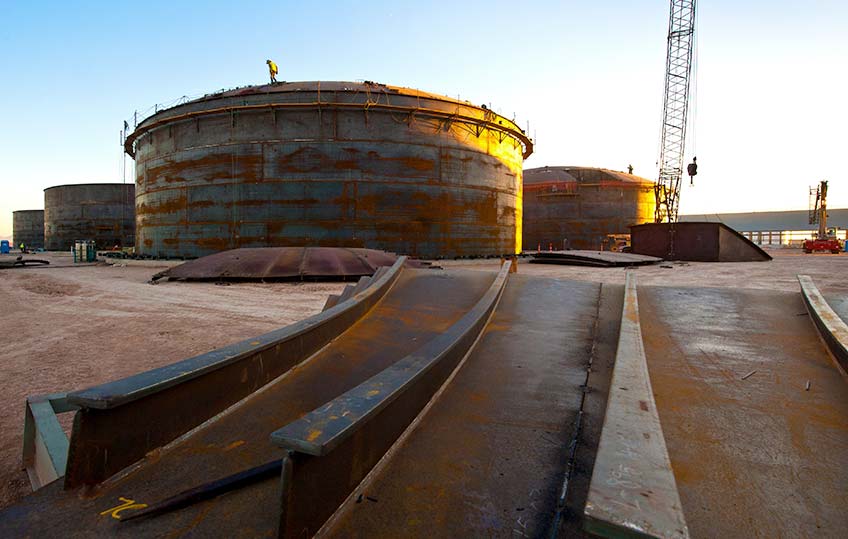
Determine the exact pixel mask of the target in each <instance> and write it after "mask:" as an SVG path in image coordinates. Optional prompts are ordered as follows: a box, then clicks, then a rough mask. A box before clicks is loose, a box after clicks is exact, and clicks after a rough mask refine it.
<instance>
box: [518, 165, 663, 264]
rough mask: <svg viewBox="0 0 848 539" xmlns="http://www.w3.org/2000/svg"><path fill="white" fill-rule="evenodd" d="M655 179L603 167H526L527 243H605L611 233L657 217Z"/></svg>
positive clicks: (564, 246)
mask: <svg viewBox="0 0 848 539" xmlns="http://www.w3.org/2000/svg"><path fill="white" fill-rule="evenodd" d="M655 207H656V201H655V198H654V182H652V181H650V180H648V179H645V178H640V177H639V176H633V175H632V174H626V173H624V172H616V171H613V170H607V169H602V168H588V167H541V168H531V169H527V170H525V171H524V248H525V249H527V250H535V249H538V248H541V249H542V250H548V249H549V248H553V249H555V250H559V249H593V250H598V249H603V248H605V247H606V246H607V239H608V238H607V236H608V235H610V234H629V233H630V229H629V227H630V225H638V224H642V223H651V222H653V220H654V208H655Z"/></svg>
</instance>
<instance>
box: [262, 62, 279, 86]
mask: <svg viewBox="0 0 848 539" xmlns="http://www.w3.org/2000/svg"><path fill="white" fill-rule="evenodd" d="M265 63H266V64H268V71H270V72H271V84H276V83H277V73H279V71H277V64H275V63H274V62H273V60H265Z"/></svg>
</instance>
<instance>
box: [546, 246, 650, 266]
mask: <svg viewBox="0 0 848 539" xmlns="http://www.w3.org/2000/svg"><path fill="white" fill-rule="evenodd" d="M530 262H531V263H533V264H563V265H568V266H595V267H602V268H613V267H624V266H645V265H648V264H658V263H660V262H662V258H657V257H655V256H646V255H635V254H632V253H618V252H612V251H583V250H569V251H539V252H537V253H533V259H532V260H530Z"/></svg>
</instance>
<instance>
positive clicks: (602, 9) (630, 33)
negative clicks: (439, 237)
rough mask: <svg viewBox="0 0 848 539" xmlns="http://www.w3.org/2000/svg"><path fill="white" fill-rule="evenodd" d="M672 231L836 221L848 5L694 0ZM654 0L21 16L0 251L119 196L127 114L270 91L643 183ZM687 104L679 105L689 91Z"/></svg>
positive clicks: (662, 32)
mask: <svg viewBox="0 0 848 539" xmlns="http://www.w3.org/2000/svg"><path fill="white" fill-rule="evenodd" d="M697 19H698V22H697V49H696V60H697V61H696V70H695V72H694V73H693V75H694V76H695V77H696V79H695V80H696V83H695V85H694V86H693V94H695V95H693V97H695V99H694V101H693V103H692V105H691V108H690V127H691V131H690V135H689V138H688V141H687V146H688V148H687V154H686V155H687V157H686V159H687V162H688V161H689V160H691V156H692V155H697V157H698V163H699V169H698V171H699V174H698V176H697V177H696V182H695V185H694V186H693V187H690V186H688V185H686V186H685V187H684V189H683V192H682V195H681V204H680V212H681V213H682V214H686V213H689V214H712V213H726V212H736V211H767V210H788V209H806V207H807V191H808V187H809V186H812V185H815V184H817V183H818V181H819V180H822V179H828V180H830V185H829V192H828V196H829V198H828V203H829V206H830V207H831V208H839V207H848V177H846V175H845V174H844V169H843V168H842V167H841V166H840V165H842V161H843V159H842V157H843V154H842V151H844V150H843V148H844V146H845V142H846V140H848V139H847V138H846V136H845V134H844V129H845V126H848V105H846V98H845V92H846V87H848V69H846V65H848V39H846V35H845V34H846V29H848V2H845V1H844V0H820V1H816V0H812V1H809V2H804V3H800V2H797V1H784V0H770V1H765V0H749V1H747V2H738V1H733V0H713V1H701V2H699V3H698V16H697ZM667 31H668V1H667V0H638V1H635V0H631V1H626V0H618V1H616V0H610V1H607V2H589V1H586V0H583V1H565V0H559V1H532V0H527V1H525V2H515V1H512V2H501V1H489V2H482V1H462V0H459V1H457V0H454V1H452V2H446V1H439V0H435V1H431V2H427V3H420V2H419V3H411V2H410V3H407V2H396V1H394V2H389V1H383V0H372V1H369V2H358V1H356V2H355V1H332V0H325V1H324V2H320V3H313V2H302V1H282V2H248V1H244V2H238V3H236V2H219V1H214V0H213V1H210V0H205V1H202V2H200V1H193V0H185V1H181V2H174V1H170V2H161V1H157V0H150V1H145V2H118V1H115V0H112V1H109V2H105V1H101V2H94V1H91V2H73V1H61V2H39V1H35V0H34V1H32V2H22V1H18V2H15V1H7V2H4V3H3V9H2V16H0V81H2V84H0V103H2V104H3V111H2V123H0V238H8V237H10V236H11V229H12V211H14V210H19V209H39V208H43V207H44V196H43V190H44V189H45V188H46V187H50V186H53V185H61V184H67V183H89V182H92V183H96V182H121V181H122V174H124V168H123V167H124V164H125V166H126V172H125V178H126V180H127V181H132V178H133V173H132V167H133V162H132V159H130V158H129V157H126V158H124V157H123V154H122V150H121V147H120V140H119V139H120V136H119V133H120V130H121V127H122V124H123V121H124V120H125V119H128V118H131V117H132V115H133V112H134V111H136V110H137V111H144V110H148V109H149V108H150V107H152V106H153V105H154V104H156V103H168V102H173V101H174V100H175V99H178V98H180V97H182V96H190V97H194V96H199V95H202V94H205V93H208V92H212V91H216V90H220V89H223V88H232V87H236V86H244V85H248V84H262V83H265V82H266V79H267V67H266V65H265V59H266V58H273V59H274V60H275V61H276V62H277V64H278V65H279V66H280V75H279V76H278V79H279V80H288V81H297V80H353V81H356V80H374V81H378V82H382V83H386V84H391V85H396V86H406V87H411V88H419V89H422V90H426V91H429V92H436V93H442V94H445V95H449V96H451V97H457V96H458V97H460V98H461V99H463V100H465V99H467V100H469V101H471V102H473V103H478V104H483V103H486V104H489V103H491V106H492V107H493V108H494V109H495V110H496V111H497V112H500V113H502V114H504V115H506V116H508V117H510V118H511V117H513V115H515V118H516V120H517V121H518V122H519V124H520V125H522V126H526V125H527V124H528V122H529V126H530V134H531V135H532V136H533V137H534V138H535V142H536V147H535V153H534V154H533V155H532V156H530V158H529V159H528V160H527V161H526V163H525V167H527V168H530V167H539V166H545V165H583V166H599V167H605V168H611V169H615V170H625V169H626V168H627V165H628V164H632V165H633V167H634V169H635V173H636V174H638V175H641V176H645V177H647V178H651V179H655V178H656V176H657V166H656V161H657V159H658V150H659V138H660V122H661V119H662V101H663V75H664V69H665V54H666V35H667ZM695 90H696V91H695Z"/></svg>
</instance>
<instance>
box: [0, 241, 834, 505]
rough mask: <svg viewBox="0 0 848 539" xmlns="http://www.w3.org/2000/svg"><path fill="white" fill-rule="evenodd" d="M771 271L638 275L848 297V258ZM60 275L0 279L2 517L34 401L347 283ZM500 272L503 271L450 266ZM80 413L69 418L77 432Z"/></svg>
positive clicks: (550, 271) (786, 261)
mask: <svg viewBox="0 0 848 539" xmlns="http://www.w3.org/2000/svg"><path fill="white" fill-rule="evenodd" d="M771 253H772V255H773V256H774V257H775V259H774V260H773V261H772V262H752V263H724V264H712V263H689V264H672V265H671V267H670V268H664V267H660V266H645V267H639V268H636V269H634V270H633V271H635V272H636V273H637V275H638V278H639V283H640V284H643V285H659V286H681V285H682V286H687V285H697V286H716V287H734V288H736V287H739V288H757V289H770V290H788V291H796V290H798V282H797V280H796V277H795V276H796V275H797V274H799V273H804V274H808V275H811V276H812V277H813V278H814V279H815V281H816V283H817V284H818V285H819V287H820V288H822V289H823V290H828V291H832V292H838V291H846V290H848V282H846V278H845V276H846V275H848V271H846V270H848V254H840V255H838V256H835V255H830V254H826V255H825V254H822V255H805V254H803V253H801V252H800V251H797V250H774V251H771ZM34 258H46V259H49V260H50V261H51V265H50V266H46V267H36V268H24V269H11V270H2V271H0V333H2V335H3V336H4V341H5V342H4V344H3V345H2V347H0V407H2V409H3V410H5V413H3V414H0V507H4V506H6V505H8V504H10V503H12V502H14V501H15V500H17V499H19V498H20V497H21V496H23V495H25V494H26V493H27V492H29V481H28V479H27V477H26V474H25V473H24V472H22V471H21V470H20V459H21V444H22V430H23V417H24V403H25V399H26V397H27V396H29V395H38V394H44V393H54V392H60V391H72V390H76V389H82V388H84V387H88V386H92V385H96V384H100V383H103V382H107V381H110V380H115V379H118V378H122V377H125V376H128V375H131V374H135V373H138V372H141V371H145V370H148V369H152V368H155V367H159V366H162V365H166V364H169V363H173V362H175V361H178V360H180V359H184V358H186V357H190V356H193V355H197V354H201V353H204V352H207V351H209V350H213V349H215V348H218V347H221V346H224V345H226V344H230V343H234V342H238V341H240V340H243V339H248V338H251V337H254V336H256V335H259V334H262V333H265V332H267V331H270V330H272V329H276V328H279V327H282V326H285V325H288V324H290V323H292V322H295V321H298V320H301V319H303V318H306V317H308V316H311V315H312V314H315V313H317V312H319V311H320V310H321V308H322V306H323V304H324V301H325V300H326V298H327V295H328V294H335V293H338V292H339V291H340V290H341V289H342V288H343V286H344V285H343V284H342V283H274V284H232V285H230V286H219V285H216V284H213V283H161V284H159V285H155V286H153V285H150V284H147V280H148V279H149V278H150V277H151V276H152V275H153V274H154V273H156V272H159V271H161V270H162V269H163V265H162V263H158V262H142V263H133V262H131V263H129V265H116V266H110V265H103V264H95V265H80V266H74V265H73V264H72V262H71V260H70V258H69V257H68V256H66V255H62V254H49V255H40V254H39V255H36V256H34ZM438 264H439V265H441V266H443V267H461V268H467V269H475V270H494V269H496V268H497V267H498V266H499V262H498V261H497V260H459V261H439V262H438ZM518 271H519V272H520V273H522V274H526V275H539V276H546V277H553V278H559V279H575V280H587V281H595V282H607V283H618V284H623V283H624V278H625V270H624V269H622V268H587V267H577V266H558V265H543V264H530V263H528V262H527V260H526V259H522V260H521V261H520V262H519V269H518ZM69 416H70V414H64V415H63V416H62V419H63V425H64V426H65V428H66V429H67V428H68V425H69V420H70V417H69Z"/></svg>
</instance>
